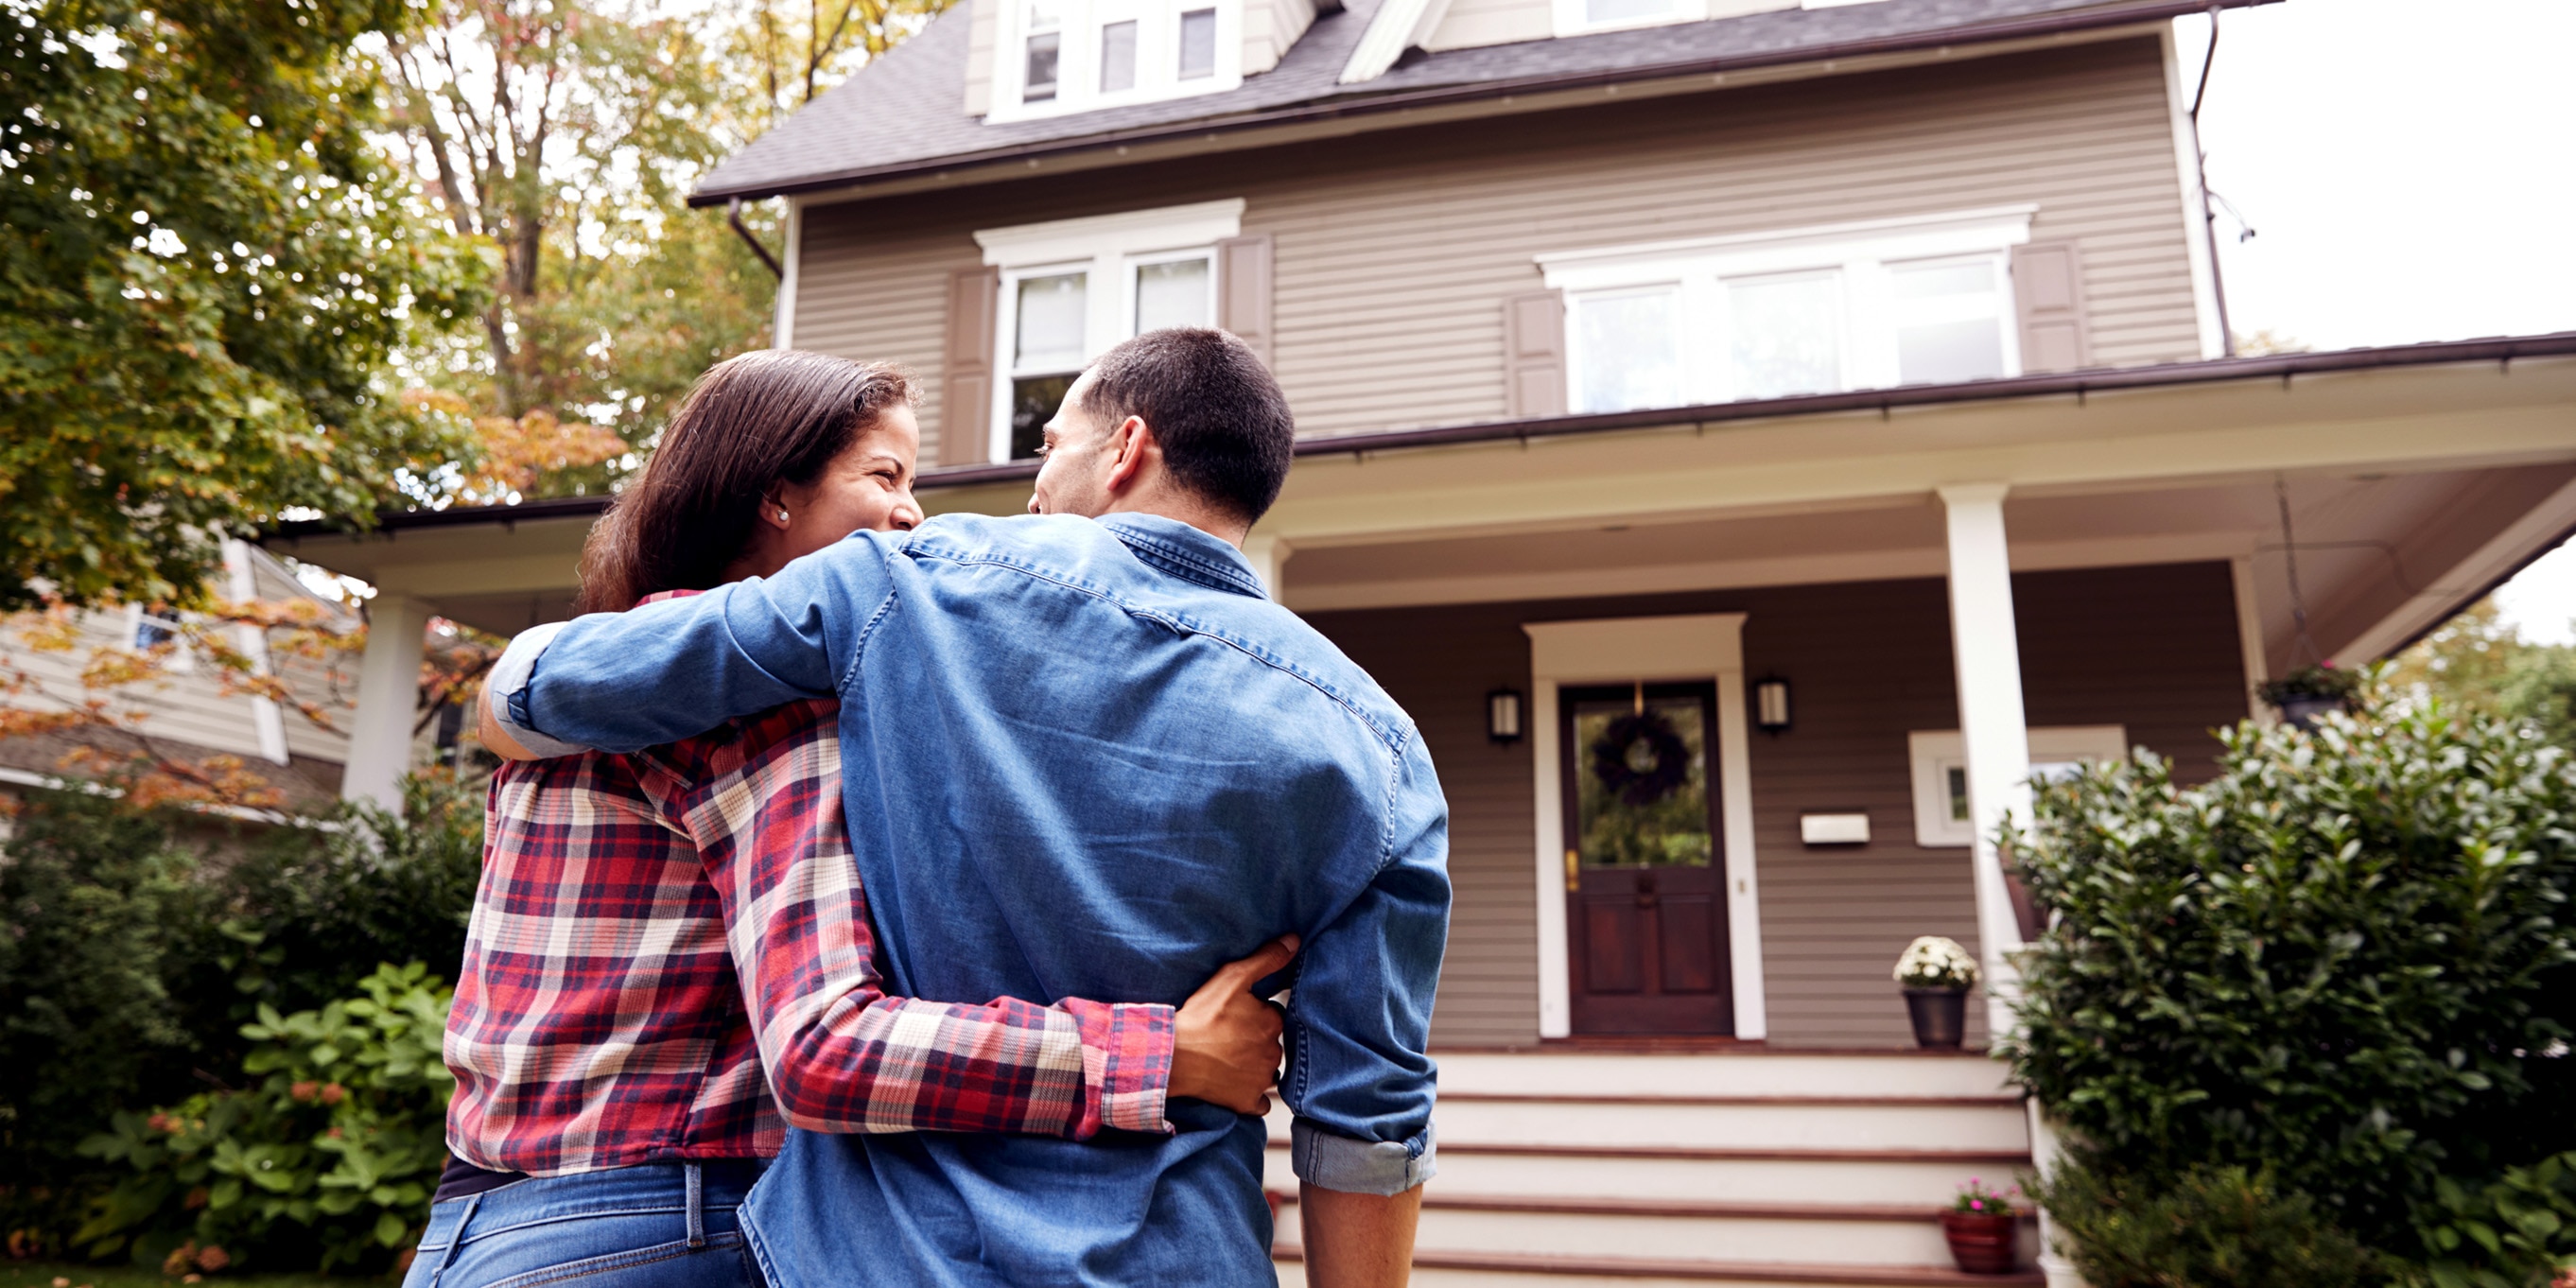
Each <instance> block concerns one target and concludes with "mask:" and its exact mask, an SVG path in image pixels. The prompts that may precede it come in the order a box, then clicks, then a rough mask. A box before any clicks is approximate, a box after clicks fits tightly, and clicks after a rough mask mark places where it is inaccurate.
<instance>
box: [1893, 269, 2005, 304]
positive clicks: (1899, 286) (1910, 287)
mask: <svg viewBox="0 0 2576 1288" xmlns="http://www.w3.org/2000/svg"><path fill="white" fill-rule="evenodd" d="M1994 289H1995V270H1994V266H1993V265H1991V264H1988V263H1985V262H1982V261H1980V262H1977V263H1973V264H1931V265H1926V266H1924V267H1921V268H1900V269H1897V270H1896V298H1898V299H1900V300H1928V299H1932V298H1935V297H1937V296H1943V295H1974V294H1977V293H1978V292H1981V291H1983V292H1988V293H1991V292H1993V290H1994Z"/></svg>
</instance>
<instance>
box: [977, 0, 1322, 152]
mask: <svg viewBox="0 0 2576 1288" xmlns="http://www.w3.org/2000/svg"><path fill="white" fill-rule="evenodd" d="M972 3H973V4H974V7H975V12H974V27H973V34H972V36H971V37H970V40H971V47H970V49H969V52H968V55H967V64H966V112H967V115H969V116H981V117H984V118H985V119H986V120H988V121H992V122H995V123H1002V122H1008V121H1026V120H1034V119H1037V118H1040V117H1049V116H1063V115H1067V114H1070V113H1075V112H1088V111H1094V110H1097V109H1101V108H1112V107H1125V106H1129V105H1131V104H1136V103H1160V102H1165V101H1169V100H1172V99H1182V98H1194V97H1197V96H1199V95H1202V94H1220V93H1223V92H1225V91H1227V90H1231V89H1235V88H1237V87H1239V86H1241V85H1242V84H1243V78H1244V77H1246V76H1257V75H1259V74H1261V73H1263V72H1266V71H1268V70H1270V69H1271V68H1273V67H1276V66H1278V65H1279V59H1280V57H1281V56H1282V55H1284V54H1285V53H1287V51H1288V48H1289V46H1291V45H1293V44H1295V43H1296V42H1297V38H1298V37H1299V36H1301V35H1304V34H1305V32H1306V28H1307V27H1308V26H1310V25H1312V24H1313V23H1314V20H1315V11H1316V10H1315V0H972Z"/></svg>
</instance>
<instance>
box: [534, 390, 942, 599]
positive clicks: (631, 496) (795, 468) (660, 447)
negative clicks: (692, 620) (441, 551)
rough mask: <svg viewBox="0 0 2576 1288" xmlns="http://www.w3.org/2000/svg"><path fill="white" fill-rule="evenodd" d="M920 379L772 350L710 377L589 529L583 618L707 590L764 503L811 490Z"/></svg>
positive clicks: (744, 540)
mask: <svg viewBox="0 0 2576 1288" xmlns="http://www.w3.org/2000/svg"><path fill="white" fill-rule="evenodd" d="M914 396H915V395H914V392H913V385H912V381H911V380H910V379H908V378H906V377H905V376H904V374H903V373H902V372H901V371H899V370H897V369H895V368H893V367H890V366H885V365H883V364H879V363H867V362H852V361H850V360H849V359H847V358H834V357H830V356H828V355H825V354H820V353H804V352H799V351H796V350H793V349H762V350H758V351H755V352H752V353H746V354H743V355H741V356H740V357H735V358H728V359H726V360H725V361H723V362H719V363H717V364H716V365H715V366H714V367H711V368H709V369H708V371H707V374H705V375H703V376H701V377H699V378H698V384H697V387H696V388H694V389H691V390H690V391H689V397H688V399H687V401H685V402H683V403H681V404H680V410H679V412H678V413H677V414H676V415H674V416H672V417H671V423H670V424H669V425H667V426H665V427H664V428H663V430H662V439H661V442H660V443H659V444H657V445H656V446H655V447H654V448H653V457H652V459H651V460H649V461H647V462H646V463H645V465H644V472H643V473H642V474H640V475H638V476H637V477H636V478H635V480H634V481H633V482H632V483H629V484H628V485H627V486H626V490H625V491H624V492H622V493H620V494H619V495H618V497H617V499H616V500H615V501H614V502H612V503H610V505H609V507H608V512H607V513H606V514H603V515H601V516H600V519H599V522H598V523H597V524H595V525H593V526H592V527H591V530H590V539H589V540H588V541H586V542H584V543H583V544H582V549H581V595H580V597H579V598H578V599H576V600H575V601H574V604H573V607H574V610H575V611H576V612H583V613H605V612H619V611H623V610H625V609H629V608H633V607H634V606H635V602H636V601H637V600H640V599H642V598H644V597H645V596H647V595H652V594H657V593H659V592H661V591H665V590H705V589H707V588H709V587H712V586H715V585H717V584H719V583H721V582H722V581H723V580H724V579H725V577H724V571H725V569H726V568H727V567H729V566H731V565H732V563H733V562H734V560H736V559H737V558H740V557H741V556H742V554H743V552H744V551H745V550H746V549H748V548H749V547H750V545H751V538H752V532H753V527H752V525H753V524H754V523H755V522H756V521H757V510H758V507H759V505H760V504H761V500H762V498H763V497H766V496H769V495H770V494H771V493H772V492H773V491H775V490H776V489H777V488H778V487H779V485H781V484H784V483H794V484H798V485H800V486H802V485H810V484H812V483H813V482H814V481H815V480H816V479H818V478H820V477H822V473H823V469H824V467H825V466H827V465H829V464H831V462H832V459H833V458H834V457H837V456H839V455H840V454H841V453H843V452H845V451H848V450H849V448H850V445H851V444H852V443H854V442H857V441H858V438H859V435H860V434H861V433H863V432H864V431H866V430H867V429H868V428H870V427H871V426H873V425H874V424H875V423H876V421H877V418H878V417H879V416H882V415H884V414H885V412H886V410H887V409H888V408H890V407H894V406H897V405H899V404H907V403H910V402H911V401H912V400H913V398H914Z"/></svg>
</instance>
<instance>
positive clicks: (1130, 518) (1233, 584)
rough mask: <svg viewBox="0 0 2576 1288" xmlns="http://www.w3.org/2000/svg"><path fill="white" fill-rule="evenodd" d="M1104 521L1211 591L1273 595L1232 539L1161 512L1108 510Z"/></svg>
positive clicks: (1130, 543) (1159, 562) (1144, 553)
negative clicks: (1229, 540)
mask: <svg viewBox="0 0 2576 1288" xmlns="http://www.w3.org/2000/svg"><path fill="white" fill-rule="evenodd" d="M1099 523H1100V526H1102V527H1104V528H1107V529H1109V532H1110V535H1112V536H1114V537H1116V538H1118V539H1119V540H1120V541H1122V542H1125V543H1126V545H1127V549H1128V550H1129V551H1130V552H1132V553H1134V554H1135V556H1136V557H1137V558H1138V559H1140V560H1142V561H1144V562H1145V563H1147V564H1150V565H1152V566H1153V567H1155V568H1156V569H1158V570H1160V571H1163V572H1166V573H1170V574H1171V575H1172V576H1175V577H1179V578H1181V579H1182V580H1184V581H1192V582H1196V583H1198V584H1199V585H1202V586H1205V587H1207V588H1208V589H1210V590H1228V591H1232V592H1234V593H1235V594H1238V595H1250V596H1252V597H1253V598H1255V599H1268V598H1270V592H1269V591H1268V590H1267V589H1265V588H1264V587H1263V586H1262V584H1261V577H1260V575H1259V574H1258V573H1255V572H1253V571H1252V565H1251V563H1250V562H1248V561H1246V560H1245V559H1244V557H1243V552H1242V551H1240V550H1237V549H1235V548H1234V545H1233V543H1231V542H1227V541H1223V540H1220V539H1218V538H1216V537H1214V536H1210V535H1209V534H1207V533H1205V532H1202V531H1200V530H1199V529H1197V528H1193V527H1191V526H1190V525H1188V524H1186V523H1183V522H1181V521H1180V520H1178V519H1167V518H1165V517H1163V516H1162V515H1159V514H1111V515H1104V516H1102V517H1101V519H1100V520H1099Z"/></svg>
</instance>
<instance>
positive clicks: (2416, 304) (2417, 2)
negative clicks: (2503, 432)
mask: <svg viewBox="0 0 2576 1288" xmlns="http://www.w3.org/2000/svg"><path fill="white" fill-rule="evenodd" d="M2175 27H2176V31H2177V33H2178V34H2179V36H2180V37H2181V48H2182V58H2183V66H2184V68H2185V69H2186V71H2187V72H2189V73H2196V72H2197V71H2198V69H2199V67H2200V59H2201V51H2202V50H2203V49H2205V48H2206V47H2207V45H2208V31H2209V24H2208V22H2207V21H2206V20H2204V19H2197V18H2193V19H2184V20H2181V21H2179V22H2177V23H2176V24H2175ZM2220 31H2221V35H2220V37H2219V42H2218V65H2217V69H2216V71H2215V73H2214V74H2213V76H2212V78H2211V80H2210V87H2209V99H2208V102H2207V104H2206V106H2204V107H2203V108H2202V110H2201V133H2202V138H2203V141H2204V143H2205V144H2206V145H2207V147H2208V150H2209V184H2210V187H2211V188H2213V189H2215V190H2216V191H2217V192H2218V193H2219V194H2220V195H2222V196H2224V197H2226V198H2227V199H2228V200H2229V201H2230V202H2233V203H2234V204H2235V206H2236V209H2237V210H2239V211H2241V212H2242V213H2243V215H2244V217H2245V219H2246V220H2247V221H2248V222H2250V223H2252V224H2253V226H2254V227H2255V228H2256V229H2257V230H2259V234H2260V235H2259V236H2257V237H2255V238H2254V239H2253V240H2252V241H2246V242H2239V241H2238V240H2237V239H2236V234H2237V232H2238V230H2239V225H2238V224H2237V223H2236V222H2235V221H2233V220H2231V219H2229V218H2228V217H2227V215H2226V214H2225V212H2224V211H2222V212H2221V213H2220V216H2219V255H2220V259H2221V263H2222V264H2223V265H2224V266H2225V270H2226V279H2227V296H2228V309H2229V313H2230V315H2231V320H2232V321H2233V322H2234V324H2235V327H2236V330H2237V332H2238V333H2239V334H2250V333H2252V332H2255V331H2259V330H2265V329H2269V330H2272V331H2274V332H2276V333H2278V334H2281V335H2284V336H2288V337H2291V338H2294V339H2296V340H2299V341H2301V342H2303V343H2305V344H2308V345H2311V346H2314V347H2316V348H2319V349H2342V348H2350V347H2353V346H2357V345H2379V344H2406V343H2409V342H2412V341H2417V340H2452V339H2465V338H2470V337H2475V336H2489V335H2530V334H2535V333H2539V332H2546V331H2576V73H2571V72H2570V71H2569V69H2568V64H2567V57H2568V52H2569V51H2570V50H2571V49H2576V3H2571V2H2570V0H2438V2H2436V3H2426V0H2290V2H2289V3H2285V4H2273V5H2264V6H2260V7H2257V8H2253V9H2231V10H2228V11H2227V14H2226V16H2225V17H2224V18H2222V19H2220ZM2497 600H2498V603H2499V604H2500V606H2501V607H2502V609H2503V612H2504V615H2505V617H2506V618H2507V619H2508V620H2511V621H2514V622H2515V623H2516V624H2518V625H2519V626H2520V627H2521V628H2522V632H2523V635H2524V637H2525V638H2527V639H2535V640H2549V641H2551V642H2555V643H2562V644H2563V643H2569V642H2571V641H2576V633H2571V630H2570V627H2569V620H2570V619H2571V618H2576V550H2561V551H2560V552H2558V553H2555V554H2553V555H2551V556H2549V557H2547V558H2544V559H2542V560H2541V561H2540V562H2538V563H2535V564H2533V565H2532V566H2531V567H2530V568H2529V569H2527V570H2526V571H2525V572H2524V573H2523V574H2522V575H2521V576H2520V577H2517V578H2516V579H2515V580H2514V581H2513V582H2512V583H2511V584H2510V585H2508V586H2507V587H2505V589H2504V590H2503V591H2501V592H2499V594H2498V596H2497Z"/></svg>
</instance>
